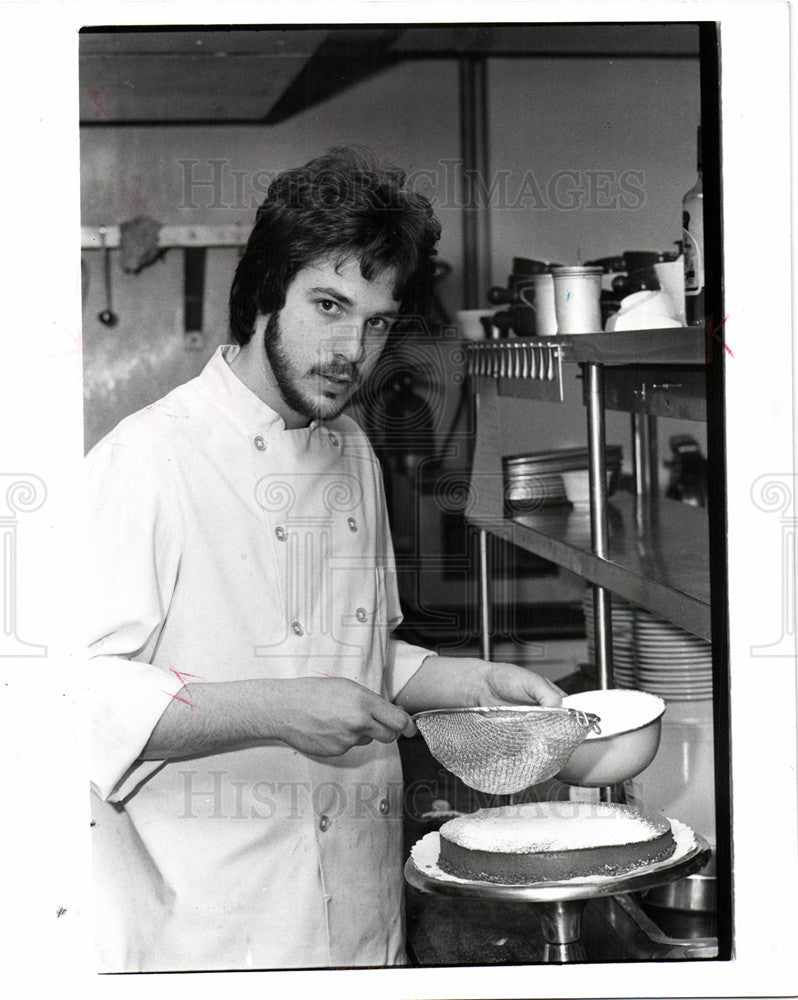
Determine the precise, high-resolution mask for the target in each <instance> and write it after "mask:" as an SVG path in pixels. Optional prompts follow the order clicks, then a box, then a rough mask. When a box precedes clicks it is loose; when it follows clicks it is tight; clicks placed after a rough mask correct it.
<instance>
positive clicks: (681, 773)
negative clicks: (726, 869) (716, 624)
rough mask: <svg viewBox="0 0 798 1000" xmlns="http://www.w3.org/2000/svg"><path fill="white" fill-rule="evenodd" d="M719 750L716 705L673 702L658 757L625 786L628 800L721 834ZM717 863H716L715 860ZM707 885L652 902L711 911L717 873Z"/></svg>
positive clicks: (709, 834)
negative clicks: (717, 784)
mask: <svg viewBox="0 0 798 1000" xmlns="http://www.w3.org/2000/svg"><path fill="white" fill-rule="evenodd" d="M714 789H715V746H714V736H713V720H712V703H711V702H709V701H705V702H689V703H683V704H671V703H670V702H669V703H668V710H667V712H666V713H665V716H664V718H663V720H662V738H661V741H660V748H659V751H658V753H657V756H656V757H655V758H654V760H653V761H652V763H651V764H649V766H648V767H647V768H646V769H645V770H644V771H642V772H641V773H640V774H638V775H636V776H635V777H634V778H631V779H630V780H629V781H626V782H625V783H624V793H625V797H626V801H627V802H628V803H630V804H631V805H636V806H639V807H640V808H642V809H645V810H647V811H649V812H656V813H660V814H661V815H663V816H673V817H675V818H676V819H678V820H680V821H681V822H683V823H686V824H687V825H688V826H690V827H692V829H693V830H695V831H696V833H700V834H701V836H703V837H704V838H706V840H707V841H708V842H709V844H710V845H711V846H713V847H714V845H715V843H716V835H715V793H714ZM713 861H714V859H713ZM704 875H705V878H706V879H707V880H708V881H707V882H703V881H702V882H695V881H694V882H692V883H687V884H685V885H683V886H682V887H681V889H678V890H677V889H674V890H672V891H671V893H669V894H665V895H660V894H654V896H653V897H652V898H651V899H649V898H648V897H646V901H647V902H651V903H654V904H656V905H659V906H665V907H672V908H674V909H684V910H702V909H706V908H707V904H708V903H710V902H711V901H712V899H713V896H714V885H713V884H711V883H714V881H715V878H714V873H713V871H712V868H711V867H710V868H709V869H707V870H706V871H705V872H704Z"/></svg>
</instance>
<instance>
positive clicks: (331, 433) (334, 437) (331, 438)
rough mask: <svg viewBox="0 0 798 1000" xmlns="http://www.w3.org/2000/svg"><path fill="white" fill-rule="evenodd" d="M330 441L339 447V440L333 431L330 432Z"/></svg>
mask: <svg viewBox="0 0 798 1000" xmlns="http://www.w3.org/2000/svg"><path fill="white" fill-rule="evenodd" d="M330 441H331V442H332V443H333V444H334V445H335V447H336V448H337V447H338V438H337V437H336V436H335V435H334V434H333V432H332V431H330Z"/></svg>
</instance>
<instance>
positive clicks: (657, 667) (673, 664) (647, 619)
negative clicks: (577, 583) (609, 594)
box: [583, 587, 712, 701]
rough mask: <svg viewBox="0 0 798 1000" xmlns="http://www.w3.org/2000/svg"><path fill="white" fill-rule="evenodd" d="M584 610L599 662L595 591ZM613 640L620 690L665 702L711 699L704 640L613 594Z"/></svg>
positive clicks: (588, 592)
mask: <svg viewBox="0 0 798 1000" xmlns="http://www.w3.org/2000/svg"><path fill="white" fill-rule="evenodd" d="M583 608H584V612H585V628H586V632H587V640H588V652H589V654H590V657H591V660H592V662H594V663H595V636H594V628H593V589H592V587H588V588H587V590H586V592H585V599H584V602H583ZM612 638H613V646H612V649H613V671H614V683H615V686H616V687H622V688H637V689H638V690H640V691H649V692H650V693H651V694H658V695H659V696H660V697H661V698H664V699H665V700H666V701H708V700H709V699H711V698H712V647H711V645H710V644H709V643H708V642H706V641H705V640H704V639H699V638H698V637H697V636H694V635H692V634H691V633H690V632H685V630H684V629H682V628H679V627H678V625H673V624H672V623H671V622H668V621H665V620H664V619H662V618H658V617H657V616H656V615H653V614H651V612H649V611H644V610H643V609H642V608H638V607H635V606H634V605H632V604H625V603H624V602H622V601H620V600H619V599H618V598H617V597H615V596H613V598H612Z"/></svg>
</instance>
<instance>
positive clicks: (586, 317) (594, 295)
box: [552, 266, 602, 334]
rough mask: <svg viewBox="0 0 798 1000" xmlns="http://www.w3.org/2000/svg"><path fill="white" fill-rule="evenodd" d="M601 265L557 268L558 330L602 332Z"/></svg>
mask: <svg viewBox="0 0 798 1000" xmlns="http://www.w3.org/2000/svg"><path fill="white" fill-rule="evenodd" d="M601 275H602V269H601V268H600V267H589V266H584V267H553V268H552V276H553V279H554V308H555V312H556V316H557V332H558V333H561V334H562V333H601V307H600V305H599V300H600V298H601Z"/></svg>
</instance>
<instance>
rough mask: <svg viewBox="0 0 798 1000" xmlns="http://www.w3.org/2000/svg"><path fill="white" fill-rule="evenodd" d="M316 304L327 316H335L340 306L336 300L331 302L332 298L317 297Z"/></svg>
mask: <svg viewBox="0 0 798 1000" xmlns="http://www.w3.org/2000/svg"><path fill="white" fill-rule="evenodd" d="M316 304H317V305H318V307H319V309H321V311H322V312H323V313H325V315H327V316H337V315H338V313H339V312H340V311H341V307H340V306H339V305H338V303H337V302H333V300H332V299H319V300H318V302H317V303H316Z"/></svg>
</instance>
